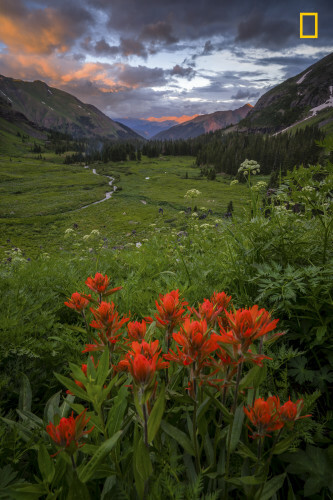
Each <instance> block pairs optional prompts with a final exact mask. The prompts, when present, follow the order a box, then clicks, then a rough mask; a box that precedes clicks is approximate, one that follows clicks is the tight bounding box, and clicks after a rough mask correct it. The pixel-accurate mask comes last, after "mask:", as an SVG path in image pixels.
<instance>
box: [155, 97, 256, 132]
mask: <svg viewBox="0 0 333 500" xmlns="http://www.w3.org/2000/svg"><path fill="white" fill-rule="evenodd" d="M251 109H252V106H251V104H245V105H244V106H242V107H241V108H238V109H234V110H229V111H216V112H215V113H210V114H207V115H199V116H197V117H196V118H193V120H190V121H188V122H184V123H181V124H180V125H176V126H174V127H171V128H170V129H168V130H165V131H162V132H160V133H158V134H157V135H155V136H154V137H153V139H157V140H170V139H189V138H191V137H197V136H199V135H202V134H206V133H208V132H215V130H219V129H222V128H225V127H227V126H228V125H234V124H236V123H238V122H239V121H240V120H242V119H243V118H245V117H246V115H247V114H248V113H249V111H250V110H251Z"/></svg>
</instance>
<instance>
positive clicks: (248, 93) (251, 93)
mask: <svg viewBox="0 0 333 500" xmlns="http://www.w3.org/2000/svg"><path fill="white" fill-rule="evenodd" d="M259 95H260V92H259V91H258V90H257V89H251V88H247V89H244V88H240V89H238V90H237V92H236V94H234V95H232V96H231V99H235V100H242V99H251V98H255V97H259Z"/></svg>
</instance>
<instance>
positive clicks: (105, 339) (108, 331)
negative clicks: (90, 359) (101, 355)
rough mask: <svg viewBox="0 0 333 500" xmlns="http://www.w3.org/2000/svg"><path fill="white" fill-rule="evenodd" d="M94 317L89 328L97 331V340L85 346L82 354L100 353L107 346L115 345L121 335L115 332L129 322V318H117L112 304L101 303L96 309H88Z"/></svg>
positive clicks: (117, 314)
mask: <svg viewBox="0 0 333 500" xmlns="http://www.w3.org/2000/svg"><path fill="white" fill-rule="evenodd" d="M90 310H91V312H92V313H93V315H94V316H95V319H94V320H93V321H92V322H91V323H90V326H92V327H93V328H96V329H97V330H99V332H98V337H99V340H97V339H96V340H95V342H94V344H86V349H85V350H84V351H82V352H89V351H102V350H104V349H105V347H106V346H107V345H108V344H115V343H116V342H117V341H118V338H119V336H120V335H121V334H120V333H118V334H117V335H116V332H117V331H118V330H119V329H120V328H121V327H122V326H123V325H124V324H125V323H126V321H128V320H129V318H122V319H120V318H119V313H118V311H117V310H116V309H115V304H114V303H113V302H110V303H109V302H101V303H100V304H99V306H98V308H97V309H93V308H92V307H91V308H90Z"/></svg>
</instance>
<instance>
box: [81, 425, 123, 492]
mask: <svg viewBox="0 0 333 500" xmlns="http://www.w3.org/2000/svg"><path fill="white" fill-rule="evenodd" d="M121 434H122V431H118V432H117V433H116V434H114V436H112V437H111V438H110V439H108V440H107V441H105V442H104V443H103V444H102V445H101V446H100V447H99V448H98V450H97V451H96V453H95V454H94V455H93V457H92V458H91V460H90V461H89V462H88V463H87V464H86V465H84V466H83V467H82V468H80V472H79V473H78V477H79V479H80V481H82V482H83V483H86V482H87V481H89V480H90V479H91V478H92V477H93V475H94V472H95V470H96V469H97V467H98V465H99V464H100V463H101V462H102V460H104V458H105V457H106V456H107V455H108V454H109V453H110V451H111V450H112V449H113V448H114V447H115V445H116V444H117V441H118V439H119V438H120V436H121Z"/></svg>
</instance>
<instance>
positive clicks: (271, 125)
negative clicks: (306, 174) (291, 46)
mask: <svg viewBox="0 0 333 500" xmlns="http://www.w3.org/2000/svg"><path fill="white" fill-rule="evenodd" d="M332 107H333V54H329V55H328V56H326V57H324V58H323V59H321V60H320V61H318V62H316V63H315V64H313V65H312V66H310V67H309V68H307V69H306V70H305V71H303V72H302V73H300V74H298V75H296V76H294V77H292V78H289V79H288V80H286V81H285V82H283V83H281V84H279V85H277V86H276V87H274V88H273V89H271V90H269V91H268V92H266V94H264V95H263V96H261V97H260V99H259V100H258V102H257V104H256V105H255V106H254V108H253V109H252V110H251V111H250V113H249V114H248V115H247V117H246V118H245V119H244V120H242V121H241V122H240V123H239V125H238V128H239V129H240V130H242V129H245V128H246V129H247V130H248V131H249V132H268V133H272V132H279V131H283V130H284V129H287V128H288V127H291V126H293V125H298V124H299V123H302V122H303V121H304V125H306V124H309V125H310V124H311V125H312V124H314V122H315V123H316V124H317V125H318V126H319V127H326V128H327V126H329V124H330V123H332V122H333V110H332V109H330V108H332ZM313 118H315V119H313Z"/></svg>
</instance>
